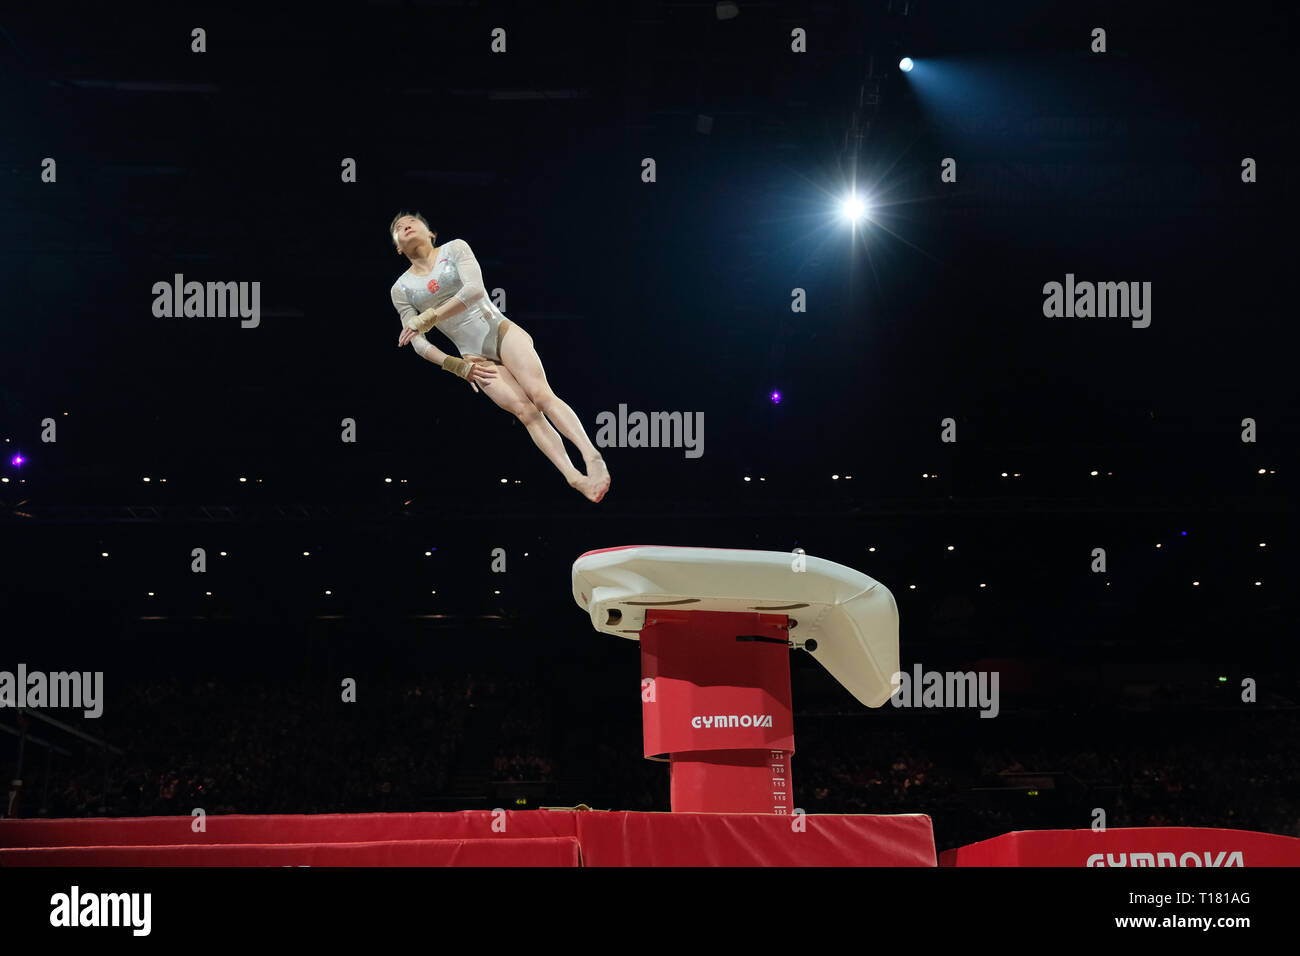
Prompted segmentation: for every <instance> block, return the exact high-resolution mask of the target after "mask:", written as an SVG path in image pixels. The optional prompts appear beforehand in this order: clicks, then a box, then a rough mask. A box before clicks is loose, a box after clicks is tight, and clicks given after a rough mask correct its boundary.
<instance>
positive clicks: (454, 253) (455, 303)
mask: <svg viewBox="0 0 1300 956" xmlns="http://www.w3.org/2000/svg"><path fill="white" fill-rule="evenodd" d="M447 255H448V257H449V258H450V259H451V260H452V261H453V262H454V263H456V269H457V270H458V271H459V272H460V278H461V281H462V283H463V285H462V286H461V288H460V291H459V292H457V293H456V294H455V295H454V296H452V297H451V298H450V299H448V300H447V301H446V302H444V303H443V304H442V305H440V306H438V308H437V310H436V315H437V318H436V319H435V320H434V322H435V323H436V322H441V321H442V320H443V319H449V318H451V317H452V316H453V315H460V313H462V312H464V311H465V310H466V309H468V308H470V307H471V306H472V305H474V304H475V303H476V302H478V300H480V299H483V298H486V297H487V289H485V288H484V287H483V270H482V269H480V268H479V264H478V260H477V259H476V258H474V250H473V249H471V248H470V247H469V243H468V242H466V241H465V240H464V239H453V240H452V241H451V242H449V243H447ZM426 314H427V313H426ZM411 327H412V328H415V326H411ZM430 328H432V325H430ZM422 331H423V330H422Z"/></svg>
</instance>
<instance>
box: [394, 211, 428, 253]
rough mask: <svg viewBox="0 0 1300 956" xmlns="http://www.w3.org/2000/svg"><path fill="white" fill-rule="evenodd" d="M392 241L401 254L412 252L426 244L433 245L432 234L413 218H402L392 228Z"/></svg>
mask: <svg viewBox="0 0 1300 956" xmlns="http://www.w3.org/2000/svg"><path fill="white" fill-rule="evenodd" d="M393 241H394V242H395V243H397V248H398V250H399V251H401V252H413V251H415V250H416V249H418V248H419V247H420V246H422V245H424V244H425V243H428V244H429V245H433V233H431V232H429V229H428V227H427V226H425V224H424V223H422V222H420V220H418V219H416V218H415V217H414V216H403V217H402V218H401V219H399V220H397V225H395V226H393Z"/></svg>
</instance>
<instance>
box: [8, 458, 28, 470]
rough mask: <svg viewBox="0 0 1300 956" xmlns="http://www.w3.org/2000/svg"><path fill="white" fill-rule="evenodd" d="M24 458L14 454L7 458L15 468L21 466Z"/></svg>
mask: <svg viewBox="0 0 1300 956" xmlns="http://www.w3.org/2000/svg"><path fill="white" fill-rule="evenodd" d="M26 460H27V459H26V458H24V457H23V456H22V455H14V456H13V458H11V459H9V464H11V465H13V466H14V467H15V468H21V467H22V464H23V462H25V461H26Z"/></svg>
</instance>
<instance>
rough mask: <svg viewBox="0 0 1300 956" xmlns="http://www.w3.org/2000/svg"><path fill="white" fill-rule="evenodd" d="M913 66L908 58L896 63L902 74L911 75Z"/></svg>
mask: <svg viewBox="0 0 1300 956" xmlns="http://www.w3.org/2000/svg"><path fill="white" fill-rule="evenodd" d="M913 66H914V64H913V63H912V58H911V57H910V56H905V57H903V58H902V59H901V60H899V61H898V68H899V69H900V70H902V71H903V72H904V73H911V72H912V67H913Z"/></svg>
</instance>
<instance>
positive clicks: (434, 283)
mask: <svg viewBox="0 0 1300 956" xmlns="http://www.w3.org/2000/svg"><path fill="white" fill-rule="evenodd" d="M429 291H430V292H437V291H438V280H437V279H430V280H429Z"/></svg>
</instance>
